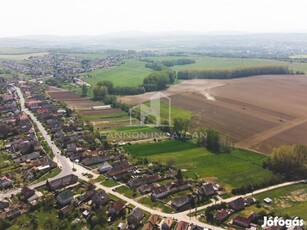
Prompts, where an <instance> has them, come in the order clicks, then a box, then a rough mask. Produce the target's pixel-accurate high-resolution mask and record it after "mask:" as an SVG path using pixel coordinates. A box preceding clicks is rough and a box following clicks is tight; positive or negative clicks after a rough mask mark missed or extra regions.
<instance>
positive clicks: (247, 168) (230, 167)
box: [125, 140, 273, 189]
mask: <svg viewBox="0 0 307 230" xmlns="http://www.w3.org/2000/svg"><path fill="white" fill-rule="evenodd" d="M125 150H126V151H128V152H129V153H131V154H133V155H136V156H140V157H146V158H148V159H149V160H151V161H161V162H167V161H168V160H169V159H172V160H174V161H175V167H178V168H181V169H182V171H183V172H184V175H186V176H187V177H190V178H194V177H195V174H198V175H199V177H200V178H204V179H205V178H212V177H214V178H216V180H217V181H218V182H219V183H222V184H223V185H225V186H226V188H228V189H230V188H234V187H239V186H241V185H244V184H245V183H246V181H249V182H250V183H256V182H260V181H262V180H263V178H269V177H272V176H273V174H272V173H271V172H270V171H268V170H265V169H263V168H262V163H263V161H264V160H265V159H266V156H264V155H262V154H258V153H254V152H250V151H245V150H239V149H236V150H233V151H232V152H231V153H229V154H214V153H211V152H209V151H208V150H206V149H205V148H202V147H199V146H197V145H195V144H193V143H191V142H180V141H176V140H170V141H164V142H159V143H154V144H139V145H132V146H126V147H125ZM242 175H244V177H242Z"/></svg>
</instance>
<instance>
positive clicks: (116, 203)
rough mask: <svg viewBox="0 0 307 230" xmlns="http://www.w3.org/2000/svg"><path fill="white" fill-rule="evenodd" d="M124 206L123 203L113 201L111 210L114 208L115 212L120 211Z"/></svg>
mask: <svg viewBox="0 0 307 230" xmlns="http://www.w3.org/2000/svg"><path fill="white" fill-rule="evenodd" d="M124 206H125V204H123V202H121V201H119V200H118V201H115V202H114V204H113V208H114V210H115V212H118V211H120V210H121V209H122V208H123V207H124Z"/></svg>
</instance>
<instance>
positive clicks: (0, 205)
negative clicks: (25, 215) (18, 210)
mask: <svg viewBox="0 0 307 230" xmlns="http://www.w3.org/2000/svg"><path fill="white" fill-rule="evenodd" d="M9 206H10V205H9V202H7V201H5V200H2V201H0V211H3V210H4V209H6V208H8V207H9Z"/></svg>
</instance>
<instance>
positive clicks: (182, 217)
mask: <svg viewBox="0 0 307 230" xmlns="http://www.w3.org/2000/svg"><path fill="white" fill-rule="evenodd" d="M16 90H17V93H18V96H19V98H20V104H21V110H22V111H23V112H24V113H26V114H27V115H28V116H30V118H31V119H32V121H33V122H34V123H35V124H36V125H37V128H38V129H39V131H40V132H41V133H42V135H43V137H44V138H45V140H46V141H47V143H48V145H49V146H50V148H51V149H52V152H53V153H54V155H55V157H54V161H55V162H57V163H58V165H59V167H60V168H61V170H62V171H61V173H60V174H58V175H57V176H55V177H53V178H50V179H49V180H54V179H57V178H60V177H63V176H66V175H69V174H72V173H73V174H75V175H77V176H78V177H79V178H80V179H82V180H85V181H88V180H89V179H88V178H87V177H86V176H83V175H82V173H92V171H91V170H88V169H86V168H84V167H82V166H80V165H78V164H74V163H72V162H71V161H70V160H69V159H68V158H66V157H64V156H62V155H61V151H60V149H59V148H58V147H57V146H56V145H55V144H54V143H53V142H52V141H51V137H50V136H49V135H48V133H47V131H46V130H45V128H44V127H43V126H42V124H41V123H40V121H39V120H38V119H37V118H36V117H35V116H34V115H33V113H32V112H31V111H29V110H28V109H27V108H26V107H25V100H24V97H23V95H22V93H21V91H20V89H19V88H18V87H16ZM73 167H74V168H75V169H76V171H73V170H72V168H73ZM96 177H97V175H95V176H94V178H93V179H95V178H96ZM301 182H306V180H301V181H295V182H286V183H283V184H279V185H275V186H271V187H268V188H264V189H259V190H257V191H254V192H253V193H248V194H246V195H243V196H242V195H241V196H235V197H231V198H228V199H225V200H221V201H218V202H217V203H220V202H230V201H232V200H235V199H237V198H239V197H247V196H251V195H252V194H258V193H261V192H265V191H268V190H272V189H276V188H280V187H284V186H288V185H292V184H296V183H301ZM45 183H46V181H42V182H40V183H38V184H35V185H32V187H33V188H36V187H40V186H42V185H44V184H45ZM95 185H96V187H97V188H101V189H103V190H105V191H106V192H107V193H109V194H112V195H114V196H116V197H118V198H120V199H122V200H124V201H126V202H128V203H130V204H132V205H134V206H135V207H138V208H140V209H142V210H144V211H146V212H149V213H151V214H157V215H159V216H166V217H173V218H175V219H177V220H178V221H185V222H188V223H193V224H197V225H199V226H201V227H204V228H210V229H222V228H220V227H216V226H213V225H209V224H205V223H203V222H200V221H199V220H198V219H197V218H198V217H189V216H187V215H188V214H189V213H190V210H187V211H184V212H180V213H174V214H169V213H164V212H161V211H158V210H154V209H151V208H149V207H147V206H144V205H142V204H140V203H138V202H137V201H134V200H133V199H130V198H128V197H126V196H124V195H122V194H120V193H118V192H115V191H113V190H112V189H113V188H110V187H105V186H103V185H101V184H100V183H95ZM18 192H20V189H17V190H14V191H11V192H8V193H6V194H1V195H0V198H2V199H3V198H5V197H10V195H11V194H16V193H18ZM210 205H212V203H210V204H207V205H203V206H201V207H198V208H197V210H198V211H199V210H203V209H205V208H207V207H208V206H210Z"/></svg>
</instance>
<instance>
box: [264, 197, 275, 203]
mask: <svg viewBox="0 0 307 230" xmlns="http://www.w3.org/2000/svg"><path fill="white" fill-rule="evenodd" d="M263 201H264V202H265V203H267V204H272V202H273V200H272V199H271V198H269V197H267V198H265V199H263Z"/></svg>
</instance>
